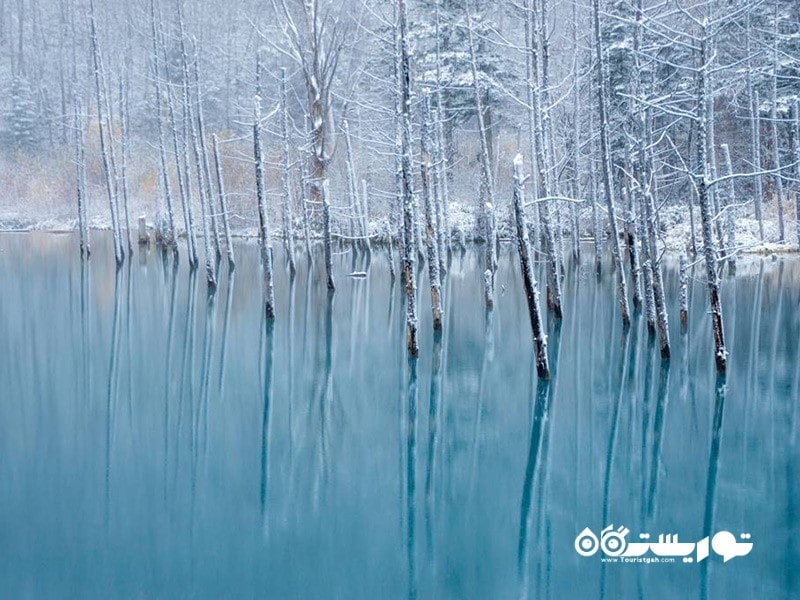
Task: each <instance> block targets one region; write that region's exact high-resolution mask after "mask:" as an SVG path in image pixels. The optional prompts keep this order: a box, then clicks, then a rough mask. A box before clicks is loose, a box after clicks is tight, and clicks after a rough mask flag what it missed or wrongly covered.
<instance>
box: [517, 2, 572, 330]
mask: <svg viewBox="0 0 800 600" xmlns="http://www.w3.org/2000/svg"><path fill="white" fill-rule="evenodd" d="M542 36H543V34H542V20H541V15H540V13H539V12H538V11H537V10H536V2H535V1H534V0H526V3H525V39H526V43H525V45H526V47H527V48H526V49H527V52H526V60H527V65H528V66H527V80H528V81H527V84H528V85H527V87H528V103H529V107H528V126H529V130H530V136H531V140H530V142H531V161H532V164H533V165H534V167H535V177H534V180H533V181H534V184H533V190H534V200H535V202H536V204H535V205H534V206H535V210H536V211H537V213H538V215H539V219H538V221H539V225H541V237H542V249H543V251H544V253H545V256H546V257H547V306H548V307H549V308H550V310H552V311H553V314H554V315H555V317H556V318H557V319H561V318H562V316H563V311H562V308H561V275H560V267H559V263H558V251H557V248H556V242H555V237H554V235H553V228H552V227H551V222H550V206H549V200H548V196H549V193H550V187H549V184H548V165H549V163H548V157H547V149H546V148H547V143H546V139H545V136H544V124H543V122H542V114H543V113H544V110H543V104H544V102H543V100H542V87H543V86H542V85H540V83H539V73H541V72H542V70H543V67H542V57H541V52H539V43H540V40H541V39H542Z"/></svg>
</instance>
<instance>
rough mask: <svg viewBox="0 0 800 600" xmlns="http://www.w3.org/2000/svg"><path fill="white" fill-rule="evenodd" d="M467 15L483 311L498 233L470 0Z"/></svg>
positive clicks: (490, 299) (490, 291)
mask: <svg viewBox="0 0 800 600" xmlns="http://www.w3.org/2000/svg"><path fill="white" fill-rule="evenodd" d="M464 7H465V11H466V16H467V37H468V40H469V57H470V68H471V71H472V88H473V92H474V94H475V110H476V113H477V117H478V135H479V137H480V143H481V168H482V170H483V185H484V188H485V190H486V198H485V199H484V202H483V208H484V228H485V236H484V237H485V238H486V239H485V243H486V264H485V265H484V267H485V271H484V274H483V277H484V284H485V285H484V298H485V300H486V308H489V309H491V308H492V307H493V306H494V273H495V270H496V269H497V231H496V229H495V222H494V210H495V203H494V177H493V175H492V163H491V154H490V151H489V140H488V138H487V133H486V123H485V122H484V114H483V108H484V107H483V99H482V91H481V85H480V81H479V80H478V62H477V57H476V52H475V40H474V34H473V31H472V17H471V15H470V9H469V0H467V2H466V3H465V5H464Z"/></svg>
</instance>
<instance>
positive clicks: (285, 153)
mask: <svg viewBox="0 0 800 600" xmlns="http://www.w3.org/2000/svg"><path fill="white" fill-rule="evenodd" d="M281 138H282V139H283V148H282V149H281V161H282V163H283V165H282V170H281V192H282V194H283V246H284V248H285V250H286V258H287V260H288V261H289V274H290V275H291V276H292V277H294V274H295V273H296V272H297V267H296V266H295V263H294V225H293V217H292V193H291V189H292V180H291V169H292V165H291V161H290V158H289V109H288V107H287V103H286V69H281Z"/></svg>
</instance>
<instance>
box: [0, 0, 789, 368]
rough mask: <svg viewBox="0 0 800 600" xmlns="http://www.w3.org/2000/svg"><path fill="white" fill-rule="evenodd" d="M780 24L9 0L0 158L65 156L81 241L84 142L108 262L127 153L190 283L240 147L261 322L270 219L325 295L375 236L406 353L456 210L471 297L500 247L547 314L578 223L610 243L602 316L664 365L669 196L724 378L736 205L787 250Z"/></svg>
mask: <svg viewBox="0 0 800 600" xmlns="http://www.w3.org/2000/svg"><path fill="white" fill-rule="evenodd" d="M798 23H800V5H798V3H797V2H795V1H794V0H755V1H753V0H748V1H745V0H706V1H704V2H681V1H678V0H666V1H664V2H653V1H651V0H591V2H589V3H588V5H587V4H586V3H581V2H577V0H552V1H551V0H503V1H500V2H496V1H490V0H396V1H394V2H380V1H377V0H271V1H270V2H263V0H258V1H256V0H232V1H231V2H227V3H224V4H223V5H219V4H218V3H213V2H210V1H208V0H199V1H198V2H192V3H186V4H184V2H183V0H141V1H139V2H113V1H110V0H108V1H103V2H101V1H100V0H59V1H57V2H53V3H45V2H42V1H41V0H16V1H11V0H8V1H6V2H3V3H2V4H0V56H1V57H2V63H0V80H3V81H4V82H7V85H6V86H5V88H6V89H8V90H9V94H8V95H7V97H6V98H4V99H3V101H4V102H5V107H4V109H3V129H2V133H3V137H4V140H5V142H6V143H5V144H4V147H3V152H5V153H8V154H11V155H14V156H19V157H23V156H26V155H27V156H30V153H32V152H52V151H57V150H58V148H64V147H74V149H75V152H74V157H75V162H76V163H77V165H78V167H77V171H76V180H77V189H78V196H79V208H78V217H79V224H80V229H81V232H82V245H83V246H82V247H84V249H85V250H86V251H87V252H88V251H89V240H88V235H89V234H88V226H87V218H86V208H85V205H86V203H87V201H88V198H89V197H90V196H91V195H92V194H90V191H91V189H90V187H91V186H90V185H87V176H86V170H85V168H84V164H85V160H84V159H85V154H86V148H85V146H84V144H85V138H86V137H87V136H89V135H91V136H96V138H97V139H99V142H100V144H99V151H100V154H101V157H102V174H103V179H102V181H99V182H98V181H95V182H93V183H94V184H95V185H94V188H93V189H95V188H99V186H98V185H97V184H98V183H100V184H102V188H103V189H104V191H105V195H106V196H107V198H108V205H109V210H110V214H111V222H112V228H113V230H114V234H115V251H116V256H117V260H118V262H121V261H122V260H123V259H124V255H125V248H124V245H125V244H124V240H123V237H124V232H125V231H129V229H130V215H129V202H131V201H132V200H131V197H132V196H133V195H135V193H136V192H135V190H131V189H130V187H129V183H128V181H129V179H130V172H129V171H130V162H131V161H130V155H131V153H134V152H135V153H139V154H144V155H151V156H157V159H155V160H152V161H151V167H152V168H153V169H154V170H155V171H156V172H157V179H158V182H159V185H158V192H157V194H158V206H159V215H158V229H159V235H160V239H161V240H162V241H163V243H164V244H165V246H167V247H171V248H172V249H173V250H175V251H176V252H177V240H178V238H179V237H180V236H185V237H186V245H187V253H188V256H189V260H190V262H191V264H192V265H197V264H198V262H199V254H200V253H199V252H198V249H197V243H198V241H197V239H196V231H197V232H199V234H200V237H202V243H203V244H204V246H205V249H204V256H205V267H206V273H207V279H208V283H209V287H210V289H213V288H214V287H215V285H216V276H217V274H216V271H217V262H218V260H219V258H220V256H221V254H222V251H223V250H225V249H226V248H227V253H228V261H229V263H230V264H231V266H233V264H234V257H233V252H232V246H231V244H230V230H231V227H232V225H231V224H230V222H229V212H231V211H229V210H228V207H227V194H226V189H225V182H224V173H223V171H224V169H222V168H221V167H220V165H221V159H220V155H221V154H222V155H223V157H224V155H227V158H229V159H235V160H243V161H246V162H250V163H252V164H253V165H254V171H253V180H252V186H250V192H251V196H255V200H254V201H253V202H251V203H250V206H251V207H252V212H253V214H257V215H258V231H259V238H260V240H261V244H262V249H263V260H264V265H265V269H264V272H265V282H264V286H265V288H264V289H265V302H266V312H267V314H268V316H274V304H273V299H272V291H271V290H272V285H271V277H272V275H271V270H272V261H273V253H272V251H271V244H272V243H271V233H270V230H271V228H270V223H271V222H280V224H281V226H280V227H279V228H277V229H278V230H279V231H280V237H281V238H282V240H283V246H284V250H285V254H286V261H287V265H288V267H289V268H290V269H291V270H293V269H294V260H295V259H294V252H295V245H296V242H297V243H298V244H299V242H300V239H301V237H302V238H303V239H304V245H305V249H306V252H307V253H308V254H309V256H310V253H311V250H310V247H311V242H310V240H311V238H314V237H317V238H322V239H323V241H324V247H325V256H326V265H327V268H328V287H329V288H331V289H334V288H335V282H334V280H333V274H332V269H331V264H332V260H331V255H332V246H333V245H334V244H337V243H346V244H350V245H351V246H352V247H353V251H354V252H355V251H358V250H359V249H362V248H363V249H365V250H366V251H369V238H370V236H371V235H372V236H374V235H375V234H377V233H380V234H381V235H382V236H384V237H386V236H388V239H389V254H390V264H391V265H392V267H391V268H392V269H393V270H394V265H395V259H394V254H393V246H392V243H393V242H397V243H398V244H399V246H400V249H401V262H400V264H401V266H402V276H403V277H404V281H405V282H406V285H407V294H408V309H409V315H408V329H409V336H408V345H409V351H410V352H411V353H412V354H414V353H416V350H417V335H416V310H417V307H416V296H417V289H416V282H417V277H416V269H417V263H418V259H419V258H422V259H424V260H425V261H426V262H427V264H428V266H429V271H428V275H429V280H430V286H431V296H432V309H433V312H434V325H435V326H441V314H440V312H441V311H440V309H439V308H438V307H437V304H438V297H439V294H440V278H441V277H442V276H443V274H444V272H446V268H447V255H448V252H449V249H450V244H451V243H452V241H453V238H454V231H459V230H460V231H461V233H462V234H463V233H464V230H465V228H466V227H465V225H464V223H463V222H462V221H463V219H458V218H453V216H452V213H453V212H454V210H455V209H458V211H459V215H461V214H462V213H463V212H464V210H463V207H465V206H466V207H469V210H468V211H467V212H469V213H471V214H473V215H474V216H475V217H476V222H477V229H476V230H475V232H477V236H478V237H479V238H480V239H482V240H483V241H484V243H485V253H486V261H485V272H484V274H483V280H484V286H485V298H486V304H487V307H491V306H492V304H493V302H494V272H495V269H496V264H497V261H496V244H497V240H498V239H499V238H500V237H503V236H509V237H512V238H514V239H516V240H517V242H518V244H519V247H520V256H521V258H522V265H523V266H522V271H523V277H525V278H532V277H533V269H532V268H531V267H530V263H531V261H532V258H531V257H533V256H534V255H536V254H538V255H540V257H541V259H542V260H544V261H545V262H546V263H547V268H546V274H547V275H546V282H545V283H546V298H547V306H548V309H549V310H551V311H552V312H553V314H554V315H555V317H556V318H561V317H562V309H561V291H560V287H561V285H560V280H561V277H562V270H563V265H564V263H565V262H566V256H567V255H568V254H572V256H573V257H574V258H575V259H579V258H580V251H581V247H580V244H579V238H580V236H581V235H583V234H586V233H588V234H590V235H591V236H592V237H593V238H594V241H595V252H594V257H593V260H594V261H595V263H596V268H597V270H598V273H599V271H600V268H601V260H600V259H601V252H602V249H603V248H604V247H605V246H606V245H608V246H610V249H611V253H612V255H613V259H614V271H615V276H616V277H617V283H618V285H617V288H618V294H619V304H620V311H621V314H622V318H623V320H624V321H625V322H626V323H627V322H629V320H630V313H631V309H630V307H629V301H630V302H632V304H633V309H634V310H637V309H639V307H644V309H645V313H646V315H647V321H648V325H649V326H650V327H651V330H652V331H653V332H655V333H657V334H658V336H659V339H660V347H661V353H662V356H664V357H665V358H667V357H668V356H669V335H668V327H667V314H666V307H665V304H664V294H663V282H662V276H661V268H660V258H661V255H662V253H663V241H662V239H661V235H662V230H661V225H660V215H661V212H662V211H663V210H664V208H663V207H664V206H665V205H672V206H678V207H680V208H682V209H687V210H686V211H685V212H686V214H688V217H689V221H690V223H689V225H690V227H689V232H690V240H689V245H688V248H687V250H688V252H689V253H690V254H693V255H697V256H698V258H699V260H702V261H703V263H704V265H705V271H706V276H707V281H708V287H709V298H710V306H711V313H712V315H713V322H714V336H715V341H716V353H717V365H718V368H719V370H720V371H724V369H725V361H726V350H725V343H724V334H723V324H722V309H721V306H720V301H719V271H720V266H721V265H722V264H724V262H725V261H728V262H729V263H730V264H731V265H732V264H733V262H734V261H735V256H736V252H737V250H738V249H739V246H737V242H736V221H737V219H740V218H743V217H752V218H753V219H755V221H756V222H757V223H758V229H759V235H760V237H761V239H762V240H764V239H765V238H766V237H768V225H769V224H770V222H771V220H772V219H773V214H774V215H775V216H774V220H775V221H776V224H777V232H778V233H777V240H776V241H780V242H785V243H789V242H790V241H792V239H791V238H796V240H797V243H798V244H800V219H798V215H800V194H798V193H797V188H798V180H800V176H798V173H799V172H800V103H799V98H800V94H799V93H798V91H799V90H800V31H799V30H798ZM244 140H248V142H247V143H248V144H251V145H250V148H252V149H253V151H252V152H245V151H244V150H243V146H242V144H244V143H245V142H244ZM342 140H343V141H342ZM220 146H223V149H222V150H223V151H222V152H221V151H220ZM273 147H274V148H276V149H277V154H276V156H277V158H276V160H275V161H274V162H271V160H270V159H271V157H272V154H271V151H270V148H273ZM518 153H519V154H521V155H522V156H524V157H525V158H524V159H523V158H522V157H520V158H517V159H515V160H514V161H513V167H512V157H513V156H515V155H517V154H518ZM20 159H21V158H20ZM270 167H274V168H275V170H276V171H277V172H279V173H280V177H279V181H280V182H279V185H278V189H277V191H272V190H271V189H270V187H269V181H268V177H267V174H266V173H267V170H268V169H269V168H270ZM526 174H527V175H526ZM526 180H529V181H530V185H528V186H527V190H526V188H525V185H524V184H525V182H526ZM512 189H513V193H512ZM792 195H794V199H795V202H792ZM512 198H513V199H514V201H513V203H512ZM198 209H199V218H196V217H195V212H197V211H198ZM276 215H278V216H279V219H277V220H276ZM792 216H794V219H793V221H794V231H792V229H793V228H792V224H793V223H792V218H791V217H792ZM181 217H182V218H181ZM376 222H380V223H382V224H383V227H382V228H381V229H380V230H378V228H377V226H376V225H375V223H376ZM765 222H766V224H765ZM301 228H302V236H301V235H297V236H296V235H295V229H298V230H300V229H301ZM273 229H275V228H274V227H273ZM470 233H474V232H470ZM456 237H457V236H456ZM127 242H128V248H130V237H129V235H128V237H127ZM526 263H527V266H526ZM393 272H394V271H393ZM528 287H529V288H530V294H529V300H530V301H531V302H532V304H531V318H532V325H533V329H534V334H535V337H536V338H537V349H538V351H540V353H541V356H540V361H539V364H540V374H545V373H546V370H547V365H546V341H545V338H544V336H543V335H541V332H539V334H537V333H536V331H537V329H538V330H540V329H541V327H540V322H539V319H540V318H539V316H538V310H539V309H538V307H537V306H535V305H536V304H538V293H537V292H536V290H537V284H536V281H535V280H534V279H531V281H530V284H529V286H528V284H527V283H526V289H528ZM437 314H438V318H437ZM537 322H539V325H537Z"/></svg>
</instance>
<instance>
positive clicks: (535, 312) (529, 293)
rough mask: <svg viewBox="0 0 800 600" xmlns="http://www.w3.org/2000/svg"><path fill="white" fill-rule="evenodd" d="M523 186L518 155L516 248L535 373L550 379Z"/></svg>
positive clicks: (520, 157) (523, 181)
mask: <svg viewBox="0 0 800 600" xmlns="http://www.w3.org/2000/svg"><path fill="white" fill-rule="evenodd" d="M524 185H525V178H524V177H523V174H522V156H521V155H520V154H517V156H516V157H515V158H514V222H515V224H516V231H517V249H518V251H519V262H520V268H521V270H522V283H523V285H524V288H525V299H526V300H527V301H528V315H529V316H530V320H531V333H532V334H533V344H534V348H535V351H536V372H537V373H538V374H539V377H540V378H541V379H549V378H550V365H549V364H548V360H547V334H546V333H545V332H544V328H543V327H542V317H541V312H540V310H539V288H538V286H537V284H536V278H535V276H534V274H533V259H532V257H531V249H530V242H529V238H528V223H527V220H526V218H525V206H524V197H525V195H524Z"/></svg>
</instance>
